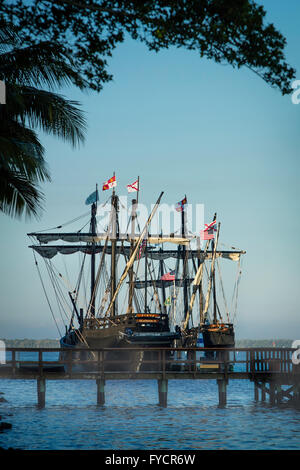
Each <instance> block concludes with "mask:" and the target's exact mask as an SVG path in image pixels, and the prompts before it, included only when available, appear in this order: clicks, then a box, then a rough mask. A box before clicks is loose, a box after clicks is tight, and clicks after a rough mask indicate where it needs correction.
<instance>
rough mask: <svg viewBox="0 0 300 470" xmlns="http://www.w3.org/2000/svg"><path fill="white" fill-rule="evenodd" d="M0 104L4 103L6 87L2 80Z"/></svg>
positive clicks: (0, 81) (0, 83) (0, 82)
mask: <svg viewBox="0 0 300 470" xmlns="http://www.w3.org/2000/svg"><path fill="white" fill-rule="evenodd" d="M0 104H6V89H5V83H4V82H3V81H2V80H0Z"/></svg>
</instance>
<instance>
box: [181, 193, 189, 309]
mask: <svg viewBox="0 0 300 470" xmlns="http://www.w3.org/2000/svg"><path fill="white" fill-rule="evenodd" d="M185 200H186V196H185ZM184 206H185V204H184V205H183V207H182V212H181V236H182V238H185V235H186V233H185V210H184ZM182 263H183V270H182V276H183V302H184V318H186V316H187V314H188V309H189V304H188V286H187V260H186V246H185V245H183V247H182Z"/></svg>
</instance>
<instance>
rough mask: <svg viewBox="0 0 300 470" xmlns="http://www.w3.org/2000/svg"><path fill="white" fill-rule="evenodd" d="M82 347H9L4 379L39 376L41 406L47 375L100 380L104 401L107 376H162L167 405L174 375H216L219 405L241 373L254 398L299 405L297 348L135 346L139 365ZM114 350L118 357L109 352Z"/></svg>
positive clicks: (1, 367) (161, 399)
mask: <svg viewBox="0 0 300 470" xmlns="http://www.w3.org/2000/svg"><path fill="white" fill-rule="evenodd" d="M62 351H63V352H64V353H66V354H65V355H64V357H65V359H64V360H57V361H49V360H46V359H45V358H44V355H45V354H46V353H49V352H60V353H61V352H62ZM79 351H80V350H79V349H76V350H73V351H72V350H69V349H66V350H62V349H60V348H51V349H50V348H49V349H48V348H47V349H43V348H27V349H23V348H7V349H6V353H7V356H8V357H10V359H9V360H7V362H6V363H5V364H0V379H16V380H32V379H34V380H36V381H37V404H38V406H39V407H41V408H43V407H44V406H45V404H46V382H47V380H95V381H96V384H97V404H98V405H100V406H102V405H104V404H105V383H106V381H108V380H157V383H158V403H159V405H160V406H163V407H166V406H167V402H168V400H167V398H168V381H169V380H174V379H176V380H178V379H180V380H187V379H192V380H215V381H216V383H217V386H218V397H219V406H220V407H224V406H226V403H227V385H228V382H229V381H230V380H236V379H239V380H240V379H243V380H249V381H251V382H253V384H254V400H255V401H259V400H261V401H262V402H264V401H266V400H267V399H268V401H269V403H270V404H271V405H279V404H280V403H288V404H291V405H295V406H297V407H298V406H300V364H295V361H294V360H293V353H295V350H294V349H292V348H236V349H205V348H186V349H185V348H176V349H175V348H164V349H156V348H151V349H150V348H147V349H144V348H140V349H137V348H134V349H133V348H132V351H133V352H134V353H136V352H137V351H140V352H141V354H143V355H144V354H145V353H146V354H147V356H143V357H148V359H143V361H142V363H141V364H140V365H139V366H136V369H135V370H133V369H132V362H131V361H130V360H124V349H97V350H93V351H91V350H87V349H82V351H84V352H85V353H88V354H89V356H90V358H88V359H85V360H80V359H78V353H79ZM111 351H113V352H114V360H111V359H108V358H107V353H110V352H111ZM128 351H131V349H126V353H128ZM22 353H27V354H28V353H35V355H36V356H37V359H36V360H22ZM118 356H119V357H118ZM241 356H243V357H241ZM149 357H150V358H151V359H149ZM20 358H21V359H20Z"/></svg>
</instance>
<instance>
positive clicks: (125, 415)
mask: <svg viewBox="0 0 300 470" xmlns="http://www.w3.org/2000/svg"><path fill="white" fill-rule="evenodd" d="M52 358H53V357H52ZM26 359H28V357H27V358H26ZM48 359H49V360H50V359H51V355H49V357H48ZM240 367H242V366H240ZM36 388H37V387H36V381H35V380H27V381H23V380H1V381H0V391H1V392H3V393H4V395H1V396H4V397H5V399H6V400H7V403H0V415H1V416H2V419H3V421H6V422H10V423H12V425H13V427H12V429H11V430H6V431H4V432H2V433H0V447H4V448H9V447H13V448H19V449H24V450H63V449H64V450H75V449H76V450H80V449H81V450H100V449H114V450H124V449H126V450H130V449H139V450H146V449H149V450H155V449H172V450H191V449H193V450H196V449H199V450H201V449H202V450H214V449H216V450H221V449H226V450H227V449H228V450H230V449H232V450H259V449H265V450H278V449H282V450H286V449H289V450H295V449H299V448H300V426H299V424H300V411H299V410H296V409H293V408H288V407H271V406H270V405H269V404H268V403H265V404H262V403H255V402H254V390H253V384H252V383H250V382H249V381H246V380H232V381H230V382H229V385H228V394H227V399H228V402H227V406H226V407H225V408H223V409H222V408H219V407H218V388H217V385H216V382H215V381H214V380H207V381H204V380H170V381H169V391H168V407H167V408H161V407H159V406H158V405H157V402H158V393H157V382H156V381H152V380H144V381H142V380H141V381H130V380H124V381H107V383H106V386H105V399H106V403H105V406H103V407H97V406H96V383H95V381H94V380H91V381H88V380H86V381H85V380H74V381H73V380H68V381H62V380H57V381H55V380H53V381H52V380H51V381H50V380H48V381H47V382H46V408H44V409H38V408H37V406H36V403H37V394H36Z"/></svg>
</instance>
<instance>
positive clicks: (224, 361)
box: [0, 348, 300, 376]
mask: <svg viewBox="0 0 300 470" xmlns="http://www.w3.org/2000/svg"><path fill="white" fill-rule="evenodd" d="M294 351H295V350H294V349H292V348H235V349H221V348H218V349H208V348H159V349H158V348H147V349H146V348H126V349H124V348H122V349H121V348H120V349H117V348H114V349H112V348H111V349H109V348H106V349H95V350H89V349H77V348H76V349H61V348H49V349H48V348H47V349H46V348H28V349H24V348H6V353H7V356H8V359H7V361H6V364H4V365H0V374H1V367H4V368H6V369H7V367H9V368H10V369H11V374H12V376H16V375H18V374H19V372H20V371H26V370H27V371H30V370H31V371H33V370H34V371H35V372H36V373H37V374H38V375H39V376H42V375H44V373H45V372H58V370H57V369H58V368H61V372H63V373H64V372H67V374H68V375H69V376H70V375H72V374H73V373H75V372H76V373H78V371H79V372H80V368H82V372H84V371H85V370H86V368H88V369H89V370H90V372H91V373H93V374H96V375H104V374H105V372H111V371H113V372H120V371H122V372H123V373H124V372H125V373H126V372H128V373H132V372H141V371H143V372H149V373H151V372H158V373H162V375H163V376H164V375H165V374H166V373H167V372H174V373H178V374H179V373H193V374H194V376H195V375H196V374H198V373H205V372H206V373H210V372H212V373H213V372H222V373H225V374H228V373H231V374H235V373H247V374H256V375H259V374H268V373H270V374H273V373H277V374H278V373H281V374H282V373H286V374H299V373H300V365H296V364H294V363H293V361H292V354H293V352H294ZM51 352H53V353H54V352H56V353H61V354H60V358H59V359H58V360H55V361H53V360H45V356H44V355H45V354H49V353H51ZM29 353H32V354H34V353H35V355H36V359H29V360H28V359H26V358H25V357H26V355H28V354H29ZM110 353H113V357H111V354H110ZM145 353H146V355H145ZM149 353H150V354H152V357H149ZM80 354H82V357H81V358H79V357H78V356H79V355H80ZM138 354H141V356H138ZM62 355H63V357H62ZM63 368H64V369H63Z"/></svg>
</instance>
